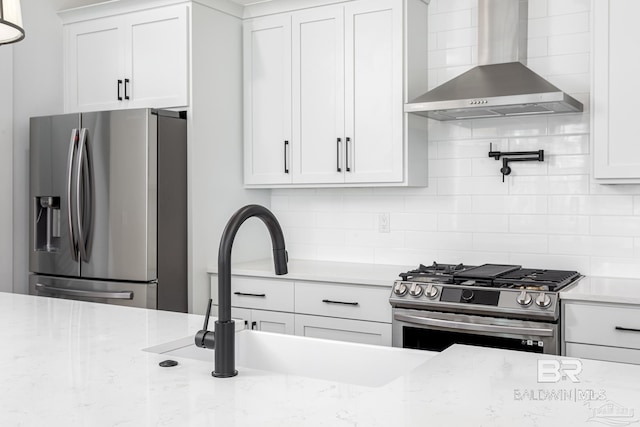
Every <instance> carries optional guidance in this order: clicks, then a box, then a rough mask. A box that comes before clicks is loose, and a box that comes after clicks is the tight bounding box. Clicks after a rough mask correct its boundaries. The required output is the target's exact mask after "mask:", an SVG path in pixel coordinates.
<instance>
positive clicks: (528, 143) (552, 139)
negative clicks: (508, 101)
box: [509, 135, 589, 157]
mask: <svg viewBox="0 0 640 427" xmlns="http://www.w3.org/2000/svg"><path fill="white" fill-rule="evenodd" d="M509 150H511V151H538V150H544V154H545V157H546V156H552V155H570V154H574V155H575V154H588V153H589V135H555V136H539V137H531V138H509Z"/></svg>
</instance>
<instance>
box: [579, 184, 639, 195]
mask: <svg viewBox="0 0 640 427" xmlns="http://www.w3.org/2000/svg"><path fill="white" fill-rule="evenodd" d="M589 192H590V193H591V194H602V195H607V194H608V195H629V196H633V195H636V194H640V185H638V184H616V185H609V184H603V183H602V182H600V181H595V180H591V181H590V182H589Z"/></svg>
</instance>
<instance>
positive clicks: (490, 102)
mask: <svg viewBox="0 0 640 427" xmlns="http://www.w3.org/2000/svg"><path fill="white" fill-rule="evenodd" d="M528 7H529V4H528V0H478V13H479V16H478V63H479V65H478V66H477V67H475V68H472V69H471V70H469V71H467V72H466V73H463V74H461V75H460V76H458V77H455V78H453V79H452V80H449V81H448V82H446V83H443V84H442V85H440V86H438V87H436V88H434V89H432V90H430V91H429V92H427V93H425V94H424V95H421V96H419V97H418V98H416V99H414V100H413V101H411V102H409V103H407V104H405V108H404V111H405V112H407V113H416V114H419V115H422V116H426V117H429V118H432V119H436V120H462V119H477V118H488V117H504V116H525V115H539V114H552V113H573V112H581V111H582V110H583V106H582V103H581V102H580V101H578V100H576V99H575V98H573V97H571V96H569V95H568V94H566V93H564V92H563V91H561V90H560V89H558V88H557V87H555V86H554V85H552V84H551V83H549V82H548V81H546V80H545V79H543V78H542V77H540V76H539V75H538V74H536V73H534V72H533V71H531V70H530V69H529V68H527V67H526V65H525V63H526V60H527V20H528Z"/></svg>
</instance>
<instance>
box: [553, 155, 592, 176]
mask: <svg viewBox="0 0 640 427" xmlns="http://www.w3.org/2000/svg"><path fill="white" fill-rule="evenodd" d="M546 162H548V164H549V175H588V174H589V172H590V170H591V167H590V166H591V157H590V156H588V155H586V154H581V155H575V156H547V158H546Z"/></svg>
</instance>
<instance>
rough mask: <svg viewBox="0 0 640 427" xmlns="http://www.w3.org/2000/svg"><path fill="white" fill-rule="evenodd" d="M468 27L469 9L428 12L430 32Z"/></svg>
mask: <svg viewBox="0 0 640 427" xmlns="http://www.w3.org/2000/svg"><path fill="white" fill-rule="evenodd" d="M469 27H471V9H460V10H454V11H449V12H442V13H430V14H429V23H428V28H429V31H430V32H435V33H439V32H443V31H449V30H456V29H460V28H469Z"/></svg>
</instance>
